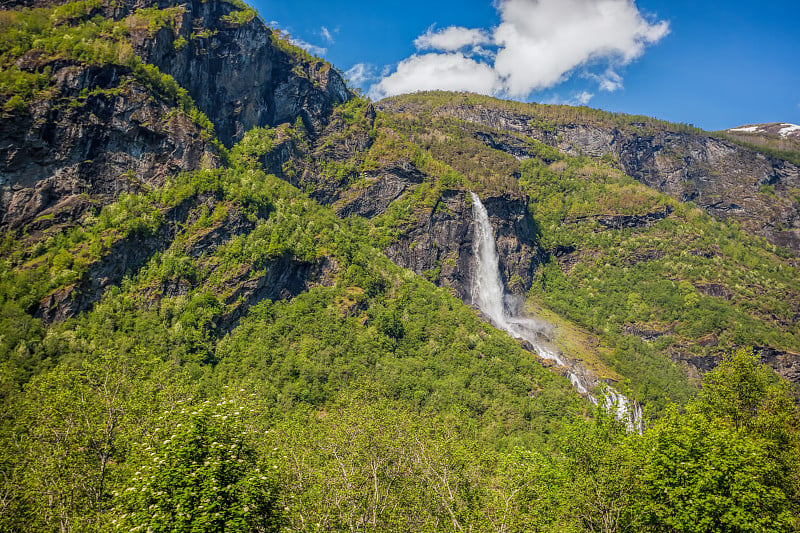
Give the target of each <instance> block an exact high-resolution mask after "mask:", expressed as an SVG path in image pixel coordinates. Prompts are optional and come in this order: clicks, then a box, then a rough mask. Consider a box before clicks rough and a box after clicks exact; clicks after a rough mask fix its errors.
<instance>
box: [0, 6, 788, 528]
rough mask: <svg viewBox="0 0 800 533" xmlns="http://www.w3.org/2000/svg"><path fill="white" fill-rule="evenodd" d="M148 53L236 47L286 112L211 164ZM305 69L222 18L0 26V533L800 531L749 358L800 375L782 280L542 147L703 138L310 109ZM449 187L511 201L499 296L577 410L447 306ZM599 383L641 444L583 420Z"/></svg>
mask: <svg viewBox="0 0 800 533" xmlns="http://www.w3.org/2000/svg"><path fill="white" fill-rule="evenodd" d="M51 4H55V5H51ZM167 4H169V5H167ZM212 8H213V9H219V10H221V11H220V12H221V13H224V14H223V15H221V16H220V17H219V18H218V19H216V20H210V19H209V18H208V16H207V14H208V12H209V11H208V10H210V9H212ZM204 10H205V11H204ZM197 13H202V14H203V16H202V17H201V16H199V15H197ZM214 13H216V11H214ZM230 35H233V36H235V37H236V38H235V39H231V41H226V40H225V39H226V38H227V37H226V36H230ZM248 36H249V37H252V36H255V37H253V38H252V39H251V38H249V37H248ZM245 37H248V38H245ZM256 37H257V38H256ZM159 39H166V40H165V41H159ZM142 42H144V43H145V45H142ZM153 42H158V43H162V44H163V42H166V43H167V45H164V46H162V47H161V48H158V47H156V48H157V51H159V53H161V52H163V51H164V50H166V51H167V52H165V57H167V58H172V59H170V60H174V61H175V62H176V63H177V62H178V61H179V60H178V59H175V58H177V57H190V58H192V61H196V62H197V64H200V62H201V60H204V59H203V58H206V57H209V56H213V54H215V53H220V54H222V52H220V50H222V51H225V50H227V49H226V48H225V46H245V45H249V44H247V43H258V46H263V47H265V48H264V49H260V50H261V51H262V52H263V55H264V56H265V57H269V58H270V61H272V62H273V63H272V64H271V65H272V67H271V68H272V70H271V72H273V73H276V74H274V76H279V75H280V76H285V78H281V79H280V80H278V81H276V78H270V79H268V80H263V84H262V85H263V86H264V87H266V88H267V89H265V90H268V92H269V95H268V97H271V95H272V94H273V93H278V92H280V91H279V90H278V89H277V88H276V87H280V88H281V90H285V89H286V87H290V88H292V90H294V91H295V92H296V93H302V94H303V98H304V99H302V101H300V100H298V102H297V103H296V107H297V109H298V111H297V112H296V113H295V116H294V117H292V118H291V120H281V121H280V122H279V123H269V121H264V122H263V123H259V124H251V125H250V126H251V127H250V126H248V127H245V125H243V124H245V122H244V121H245V118H241V119H240V120H241V121H242V122H240V123H239V124H240V125H241V128H239V129H236V130H235V131H236V133H235V136H233V137H231V138H225V137H222V136H221V135H220V134H218V133H216V132H217V131H220V124H221V122H220V119H219V116H218V114H217V113H218V110H216V109H214V108H213V107H212V106H207V105H206V104H205V103H204V102H205V100H203V95H201V94H193V93H192V92H191V91H190V88H188V86H186V87H185V86H183V85H182V84H181V83H179V81H178V80H177V79H176V78H177V77H178V76H179V71H178V70H176V71H175V72H173V74H174V76H173V75H171V74H168V73H166V72H165V69H166V68H167V67H166V66H164V65H163V64H162V66H161V67H159V66H157V65H156V64H155V63H154V62H151V59H152V57H154V56H152V55H148V54H152V53H154V52H152V50H150V49H148V48H147V46H148V45H149V43H153ZM231 42H234V45H231V44H230V43H231ZM242 43H245V44H242ZM181 54H182V55H181ZM198 58H199V59H198ZM153 61H155V60H153ZM323 63H324V62H323V61H322V60H320V59H318V58H315V57H313V56H310V55H309V54H308V53H306V52H304V51H303V50H300V49H299V48H296V47H294V46H293V45H292V44H291V42H290V41H289V38H288V37H287V36H286V35H284V34H282V33H281V32H279V31H273V30H271V29H269V28H268V27H267V26H266V25H264V24H263V22H262V21H261V18H260V17H259V16H258V14H257V13H256V12H255V11H254V10H253V9H252V8H250V7H249V6H247V5H245V4H243V3H241V2H238V1H236V2H228V1H219V0H208V1H207V2H204V1H200V0H196V1H193V2H189V3H187V4H181V5H177V4H175V5H172V4H170V3H169V2H167V3H164V2H162V3H161V4H158V3H150V2H144V3H142V4H141V5H139V4H134V3H133V2H126V1H120V2H116V1H114V2H102V1H100V0H82V1H73V2H63V3H62V2H56V3H52V2H33V3H32V6H28V5H27V4H26V5H22V4H20V5H12V6H11V7H10V8H3V9H2V10H0V110H2V111H0V115H2V116H1V117H0V120H1V121H2V125H1V126H0V146H2V147H3V149H2V150H3V151H4V152H5V153H4V154H1V155H2V159H3V161H2V166H1V167H0V208H1V209H2V211H0V214H2V225H0V228H2V240H1V241H0V531H2V532H9V533H11V532H39V531H58V532H94V531H104V532H105V531H108V532H111V531H141V532H220V533H221V532H231V531H234V532H240V531H241V532H266V531H275V532H277V531H309V532H310V531H329V532H338V531H349V532H355V531H387V532H397V531H414V532H417V531H431V532H433V531H453V532H456V531H459V532H463V531H472V532H498V533H499V532H503V533H510V532H520V533H522V532H534V531H535V532H576V533H577V532H664V533H674V532H698V533H711V532H737V533H742V532H753V533H756V532H758V533H765V532H792V531H798V530H800V411H798V398H799V397H800V396H799V395H798V388H797V383H795V382H791V381H789V380H787V379H786V377H785V376H782V375H780V373H779V372H776V370H780V369H778V368H775V367H774V365H772V366H771V365H769V364H766V363H767V362H768V361H767V360H766V356H765V353H768V352H769V353H780V354H788V355H787V357H788V356H792V355H796V354H797V353H798V352H800V321H798V320H797V317H798V313H800V308H798V307H797V305H798V304H797V303H798V302H800V275H798V269H797V268H798V267H797V260H796V255H795V252H793V251H792V250H790V249H787V248H785V247H781V246H778V245H776V244H774V243H771V242H769V241H767V240H766V239H765V238H764V237H763V236H760V235H755V234H753V233H752V232H749V231H748V230H747V229H746V228H743V227H742V226H741V225H740V224H738V223H737V222H736V221H732V220H725V219H719V218H715V217H714V216H712V215H710V214H709V213H708V212H706V211H704V210H703V209H702V208H701V207H698V205H696V204H693V203H692V202H689V201H682V200H680V199H676V198H674V197H673V196H670V195H669V194H667V193H665V192H663V191H659V190H656V189H654V188H652V187H649V186H647V185H645V184H644V183H642V182H641V180H638V179H635V178H634V177H632V176H630V175H628V174H626V173H625V172H624V170H623V168H622V165H621V162H620V158H619V156H614V155H613V154H606V155H603V156H602V157H594V156H592V155H590V154H583V153H576V151H575V150H572V151H564V150H560V149H559V148H558V142H561V141H563V139H561V141H559V137H560V136H561V133H559V132H560V131H561V130H559V128H563V127H566V126H574V125H576V124H580V125H590V126H592V127H597V128H616V129H617V130H624V131H625V132H626V134H630V135H635V136H642V137H646V136H648V135H655V134H656V133H657V132H665V131H666V132H667V133H669V134H670V135H675V136H696V137H702V136H706V135H709V134H707V133H706V132H703V131H701V130H699V129H697V128H694V127H692V126H688V125H675V124H669V123H665V122H662V121H658V120H655V119H649V118H647V117H632V116H628V115H619V114H611V113H605V112H602V111H599V110H591V109H588V108H572V107H570V106H545V105H540V104H521V103H517V102H503V101H500V100H496V99H492V98H488V97H483V96H477V95H465V94H461V93H459V94H454V93H419V94H415V95H408V96H403V97H397V98H396V99H391V100H389V101H385V102H371V101H369V99H367V98H364V97H362V96H359V95H358V94H356V93H354V92H348V93H347V95H346V101H345V102H333V101H332V100H331V97H330V95H329V93H326V92H325V91H326V90H327V89H326V85H325V84H326V83H328V84H330V85H333V82H332V81H331V79H333V78H330V77H329V78H326V79H322V78H315V77H314V76H319V75H320V74H319V73H323V74H324V75H325V76H338V74H337V73H336V70H335V69H333V68H332V67H331V66H330V65H327V64H323ZM190 64H194V63H190ZM197 68H199V67H197ZM209 68H211V67H209ZM195 74H196V73H195ZM93 76H94V77H93ZM321 79H322V81H320V80H321ZM342 83H343V82H342ZM281 84H283V85H281ZM273 85H274V86H273ZM303 91H305V92H303ZM284 93H291V91H284ZM292 94H294V93H292ZM232 98H239V96H237V95H233V96H232ZM315 99H316V100H315ZM268 101H269V102H271V104H270V105H273V104H274V102H273V100H268ZM309 102H310V103H309ZM274 106H275V107H276V109H277V106H278V105H277V104H274ZM304 106H305V107H304ZM240 107H242V106H240ZM129 109H132V111H128V110H129ZM121 110H122V111H121ZM484 112H487V113H499V114H500V115H498V116H503V117H506V116H511V117H512V118H513V119H514V120H517V119H519V120H520V121H522V122H521V123H524V124H525V127H526V128H529V129H530V130H531V131H535V132H536V134H535V135H529V134H526V133H525V131H521V130H519V129H516V130H515V129H513V128H509V127H504V126H503V124H502V123H501V122H500V121H497V123H496V124H495V125H487V124H481V123H479V122H478V121H476V120H474V119H473V118H474V117H473V115H475V114H479V113H484ZM276 113H277V111H276ZM508 114H511V115H508ZM237 116H239V115H237ZM241 116H245V112H244V111H242V113H241ZM481 116H482V115H481ZM519 117H523V118H519ZM226 120H227V118H226ZM237 120H238V119H237ZM509 120H510V119H509ZM115 128H118V129H115ZM245 130H246V131H245ZM75 131H79V132H80V134H79V135H75V138H77V139H78V140H75V139H74V138H73V137H70V135H74V134H75ZM118 131H122V132H123V133H124V135H127V136H128V137H124V136H123V137H121V138H122V139H123V140H124V142H123V141H118V140H115V139H116V137H114V136H115V135H118V134H119V133H118ZM98 132H99V133H98ZM131 132H134V133H131ZM120 135H121V134H120ZM82 137H83V138H86V137H91V138H92V139H95V140H97V142H96V143H95V145H94V146H93V147H92V148H91V150H90V149H89V148H81V146H83V145H81V144H80V142H81V141H80V138H82ZM693 138H694V137H693ZM31 139H33V141H31ZM98 139H99V140H98ZM726 142H733V141H730V140H729V141H726ZM70 143H72V144H70ZM147 143H152V144H147ZM181 143H184V144H181ZM142 146H143V147H144V148H141V147H142ZM151 146H155V147H156V148H151ZM198 146H200V147H201V148H202V149H199V148H197V147H198ZM732 146H733V145H732ZM736 146H739V145H736ZM98 147H99V148H98ZM165 147H166V148H165ZM167 148H168V149H167ZM781 148H782V149H783V148H785V147H781ZM737 149H740V150H750V151H747V152H744V153H746V154H752V153H754V152H752V150H761V151H759V152H758V153H759V154H762V155H764V154H765V152H770V151H772V152H773V153H771V155H770V154H769V153H767V154H766V155H769V157H781V154H780V153H778V152H777V151H775V150H773V148H771V147H766V148H764V147H760V148H759V147H758V146H750V147H741V146H740V147H739V148H737ZM48 150H50V151H48ZM92 150H94V151H92ZM126 150H128V151H127V152H126ZM732 150H733V149H732ZM166 152H169V153H171V154H178V153H181V154H189V155H185V157H184V159H181V160H180V161H178V159H175V160H169V161H168V162H167V163H164V165H163V169H162V167H159V166H158V165H159V164H161V163H159V161H160V160H159V159H158V157H159V155H158V154H162V153H166ZM793 153H794V152H793ZM64 154H66V155H64ZM153 154H156V155H153ZM192 154H194V155H192ZM766 155H764V156H765V157H766ZM190 156H191V157H190ZM673 156H674V154H673ZM176 157H177V156H176ZM674 157H678V156H674ZM793 157H796V154H794V155H793V156H792V157H786V158H784V159H782V160H781V161H784V160H788V161H785V164H786V165H788V164H791V160H792V158H793ZM37 158H38V159H37ZM148 158H149V159H148ZM145 160H146V161H148V164H151V166H150V167H141V166H137V165H138V162H141V161H145ZM20 161H22V162H21V163H20ZM176 161H177V162H176ZM781 164H782V165H783V164H784V162H782V163H781ZM59 165H60V166H59ZM181 165H183V166H181ZM142 168H145V170H144V171H143V170H142ZM31 169H36V170H35V171H34V170H31ZM39 169H45V170H42V172H44V174H43V175H42V176H40V177H39V178H35V179H34V178H32V177H31V176H32V175H33V174H32V173H34V172H38V171H39ZM83 169H90V170H89V171H88V172H86V173H85V174H82V172H84V170H83ZM153 169H155V170H153ZM164 169H166V170H164ZM92 180H94V181H92ZM43 183H45V185H42V184H43ZM48 187H49V188H48ZM471 192H475V193H476V194H477V195H479V196H480V197H481V198H485V199H498V198H499V200H497V202H498V203H500V204H503V205H506V204H507V205H510V204H512V203H514V202H516V203H517V204H519V205H522V206H523V211H524V213H522V214H521V215H520V221H521V222H520V224H523V223H524V224H527V226H524V228H530V231H529V230H528V229H525V231H521V230H520V231H518V232H517V234H513V235H509V233H513V232H511V230H507V228H506V227H505V226H502V227H501V226H500V225H498V226H497V228H496V231H497V234H498V242H499V241H500V239H501V237H502V238H503V239H506V241H508V240H509V239H512V242H514V243H520V244H519V245H518V246H517V248H519V249H525V250H533V251H532V252H531V253H530V256H525V257H526V258H527V261H528V262H527V263H526V264H525V265H523V267H524V268H519V269H518V271H519V272H521V274H520V275H516V276H515V277H511V276H507V279H504V282H505V283H506V286H507V289H508V291H509V293H513V294H514V295H515V296H516V297H518V298H519V299H520V301H521V302H522V304H521V305H522V307H523V308H524V309H526V310H527V311H528V312H530V313H533V314H536V315H537V316H538V317H539V318H540V319H541V320H542V321H546V322H549V323H550V324H551V328H552V330H553V331H555V332H556V333H554V334H553V335H554V341H555V342H557V343H558V344H559V346H560V348H561V349H562V351H563V352H564V353H565V354H566V356H568V357H569V358H571V360H574V362H575V364H577V365H582V366H581V368H585V369H586V371H587V372H589V373H590V374H592V375H593V376H594V383H595V384H596V386H595V388H594V389H593V390H592V391H590V392H591V394H593V395H594V396H591V394H589V393H581V392H579V391H578V390H576V388H574V387H573V386H572V385H571V384H570V379H569V373H568V372H567V370H566V369H565V368H561V367H560V366H559V365H557V364H554V363H553V361H551V360H547V358H545V357H542V356H541V355H540V354H538V353H537V352H536V350H535V349H534V348H533V347H531V346H530V345H529V344H526V343H524V342H521V341H520V340H519V339H515V338H513V337H512V336H510V335H509V334H507V333H506V332H504V331H501V330H499V329H497V328H495V327H493V326H492V325H491V323H489V321H488V320H487V317H486V315H485V314H482V313H481V312H480V311H479V310H478V309H476V307H475V306H474V305H471V302H469V301H465V300H464V299H462V297H461V296H462V294H461V293H459V290H460V289H463V288H464V286H466V285H467V284H468V281H469V279H468V276H467V275H466V274H464V272H468V271H466V270H465V271H464V272H461V271H459V270H458V269H459V268H462V265H467V266H466V267H464V268H470V267H469V265H470V264H471V262H472V261H474V260H473V258H472V255H473V253H472V251H471V250H472V247H473V243H472V233H470V231H471V230H470V228H472V224H473V223H472V221H470V220H466V218H468V217H469V216H471V215H469V213H471V210H470V206H471V201H472V200H471V199H470V198H471V196H470V193H471ZM778 192H779V193H781V194H783V192H782V190H781V189H780V184H779V185H778ZM756 194H760V195H761V196H763V197H765V198H766V199H765V200H764V201H768V200H770V198H772V197H774V196H775V188H774V187H773V190H772V196H770V191H766V190H765V191H762V192H758V193H756ZM762 199H763V198H762ZM776 201H777V200H776ZM457 209H461V211H457V212H456V211H453V210H457ZM465 217H466V218H465ZM499 218H501V217H500V216H499V215H495V216H494V218H493V220H498V219H499ZM14 221H21V222H14ZM441 221H445V222H441ZM436 224H440V225H439V226H436ZM447 224H449V226H448V225H447ZM421 228H422V229H421ZM441 228H444V229H441ZM459 228H461V229H464V228H467V229H464V231H466V233H465V234H464V235H460V234H458V231H460V230H459ZM501 230H503V231H505V232H506V233H502V234H501ZM448 232H449V233H448ZM432 235H433V237H431V236H432ZM439 235H447V236H448V240H447V242H444V241H441V240H435V239H434V237H436V238H438V236H439ZM423 237H424V238H423ZM426 239H427V240H426ZM513 239H516V240H513ZM523 245H524V246H523ZM526 247H527V248H526ZM504 250H505V249H504ZM390 251H391V254H393V255H391V254H390ZM503 253H505V252H503ZM390 255H391V257H392V260H390V259H389V256H390ZM434 255H435V256H436V257H437V258H438V259H437V260H436V262H434V263H433V264H432V265H430V264H428V263H424V262H421V263H420V264H423V263H424V264H425V268H424V269H421V270H420V269H417V270H419V271H417V270H415V269H414V268H413V261H410V262H409V263H408V264H411V265H412V266H408V267H407V268H404V266H403V265H400V264H396V263H401V262H403V261H405V260H406V259H407V258H408V257H411V258H412V259H414V258H417V259H418V258H419V257H423V258H427V257H433V256H434ZM508 257H509V256H508V255H503V254H501V261H505V262H506V263H507V265H508V264H510V262H511V261H510V260H509V259H508ZM507 265H506V266H507ZM429 266H432V267H433V268H428V267H429ZM501 266H502V265H501ZM507 268H508V269H511V267H507ZM454 272H455V274H454ZM528 273H529V274H530V275H529V276H528V278H525V277H524V276H527V275H528ZM458 283H463V284H464V286H459V285H458ZM467 289H468V287H467ZM467 292H468V291H467ZM643 332H644V333H643ZM611 386H613V387H615V388H616V389H618V390H620V391H621V392H622V393H624V394H625V395H626V396H627V397H628V398H630V399H631V401H634V402H636V404H637V405H640V406H642V407H643V409H644V419H643V420H642V425H641V429H640V428H639V427H632V426H631V425H630V424H628V423H627V422H626V420H624V419H621V418H620V417H618V416H617V411H616V407H617V406H613V405H611V406H609V405H604V404H603V402H596V401H595V402H593V401H591V400H592V399H594V398H595V397H598V398H600V397H603V394H604V389H605V388H606V387H611Z"/></svg>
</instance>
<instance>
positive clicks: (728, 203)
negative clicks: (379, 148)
mask: <svg viewBox="0 0 800 533" xmlns="http://www.w3.org/2000/svg"><path fill="white" fill-rule="evenodd" d="M379 107H380V108H381V109H382V110H385V111H387V112H391V113H397V114H414V113H418V112H420V111H421V110H422V108H417V107H416V105H415V104H414V103H412V102H409V101H407V100H403V99H389V100H386V101H383V102H381V103H380V105H379ZM540 110H541V114H540V113H537V112H536V111H540ZM432 114H433V116H435V117H450V118H455V119H458V120H463V121H466V122H468V123H472V124H476V125H483V126H485V127H487V128H491V129H494V130H500V131H507V132H510V133H512V134H515V135H522V136H525V137H529V138H532V139H535V140H537V141H540V142H543V143H545V144H547V145H550V146H553V147H555V148H557V149H558V150H560V151H561V152H563V153H565V154H569V155H585V156H588V157H592V158H597V159H601V158H602V159H605V160H607V161H611V162H614V163H615V164H616V165H618V166H619V168H620V169H621V170H623V171H624V172H625V173H626V174H628V175H630V176H633V177H635V178H636V179H638V180H639V181H641V182H642V183H644V184H645V185H648V186H650V187H653V188H655V189H658V190H660V191H663V192H666V193H667V194H669V195H670V196H672V197H674V198H676V199H679V200H681V201H692V202H694V203H695V204H697V205H698V206H700V207H702V208H703V209H705V210H706V211H708V212H709V213H710V214H711V215H713V216H714V217H716V218H718V219H720V220H730V221H735V222H737V223H738V224H741V225H742V227H744V228H745V229H747V230H748V231H750V232H751V233H753V234H755V235H759V236H763V237H765V238H766V239H767V240H768V241H770V242H771V243H774V244H776V245H779V246H784V247H787V248H790V249H791V250H793V251H794V252H795V253H796V254H797V253H798V252H800V202H798V198H799V197H798V194H799V193H798V191H800V167H798V166H797V165H795V164H793V163H791V162H789V161H786V160H785V159H780V158H777V157H773V156H770V155H767V154H764V153H761V152H759V151H756V150H755V149H752V148H746V147H743V146H741V145H739V144H736V143H734V142H732V141H730V140H727V139H725V138H723V137H716V136H713V135H710V134H706V133H704V132H701V131H699V130H695V129H692V128H676V127H675V126H674V125H669V124H666V123H660V122H658V121H653V120H645V119H644V117H641V120H642V122H637V117H630V118H625V117H620V116H616V115H612V114H603V113H601V112H594V111H591V110H586V111H581V110H580V109H575V108H570V109H569V110H563V109H557V108H547V107H546V106H539V107H536V106H532V107H529V108H528V109H520V108H517V107H515V106H512V105H498V104H492V103H483V102H477V101H476V102H470V101H469V98H468V97H464V96H462V97H459V98H454V99H452V100H451V101H449V102H447V103H443V104H442V105H437V106H434V109H433V110H432ZM485 135H486V136H487V137H486V138H487V140H489V139H490V138H491V137H492V135H491V133H488V132H487V133H486V134H485ZM498 148H499V149H501V150H503V149H504V148H507V149H508V153H510V154H512V155H514V156H515V157H520V156H522V157H525V154H524V153H520V152H519V148H518V147H514V146H512V145H509V144H506V145H502V143H501V145H498ZM523 152H524V151H523Z"/></svg>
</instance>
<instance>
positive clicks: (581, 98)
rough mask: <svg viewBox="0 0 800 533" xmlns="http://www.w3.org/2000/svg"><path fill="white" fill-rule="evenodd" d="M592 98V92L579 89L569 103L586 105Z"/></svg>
mask: <svg viewBox="0 0 800 533" xmlns="http://www.w3.org/2000/svg"><path fill="white" fill-rule="evenodd" d="M592 98H594V94H592V93H590V92H589V91H581V92H579V93H578V94H576V95H575V96H574V97H573V98H572V101H571V102H570V103H571V105H586V104H588V103H589V101H590V100H591V99H592Z"/></svg>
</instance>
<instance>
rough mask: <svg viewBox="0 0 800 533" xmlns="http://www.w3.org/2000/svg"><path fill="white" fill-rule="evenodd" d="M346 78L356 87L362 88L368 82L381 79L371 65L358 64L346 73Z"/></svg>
mask: <svg viewBox="0 0 800 533" xmlns="http://www.w3.org/2000/svg"><path fill="white" fill-rule="evenodd" d="M344 77H345V78H347V80H348V81H350V83H352V84H353V85H355V86H362V85H364V84H365V83H367V82H370V81H375V80H378V79H380V76H378V75H377V73H376V72H375V67H374V66H373V65H370V64H369V63H356V64H355V65H353V66H352V67H350V68H349V69H348V70H347V71H346V72H345V73H344Z"/></svg>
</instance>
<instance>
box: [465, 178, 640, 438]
mask: <svg viewBox="0 0 800 533" xmlns="http://www.w3.org/2000/svg"><path fill="white" fill-rule="evenodd" d="M470 195H471V196H472V213H473V220H474V228H473V231H474V234H473V248H474V255H475V270H474V271H473V279H472V294H471V296H472V302H473V304H475V305H476V306H477V307H478V309H480V310H481V312H483V313H484V314H485V315H486V316H487V317H488V318H489V320H490V321H491V322H492V324H493V325H494V326H495V327H497V328H499V329H502V330H504V331H506V332H508V333H509V334H510V335H511V336H513V337H514V338H517V339H521V340H524V341H527V342H529V343H530V344H531V345H532V346H533V347H534V349H535V350H536V352H537V353H538V354H539V355H540V356H541V357H542V358H544V359H548V360H551V361H555V362H556V363H557V364H558V365H559V366H561V367H564V368H566V369H567V376H568V377H569V380H570V382H571V383H572V385H573V386H574V387H575V388H576V389H577V390H578V392H579V393H581V394H584V395H586V396H587V397H588V398H589V400H590V401H591V402H592V403H594V404H595V405H597V404H598V401H599V400H598V398H596V397H595V396H593V395H592V394H591V393H590V392H589V389H590V388H591V384H590V383H589V382H588V381H587V380H586V378H585V377H583V376H582V375H581V374H580V373H578V372H576V371H575V370H576V368H575V367H576V365H577V364H578V363H575V362H573V361H569V360H568V359H567V358H566V357H564V355H563V354H561V353H560V351H559V350H558V348H557V347H555V346H553V345H552V344H550V343H549V342H548V341H547V338H546V335H545V334H544V331H545V330H546V329H547V327H548V324H547V323H546V322H544V321H543V320H541V319H539V318H536V317H530V316H526V314H525V313H524V312H523V311H521V310H520V309H519V307H520V306H514V305H511V304H513V302H510V301H509V300H510V297H509V296H508V295H506V292H505V288H504V286H503V281H502V279H501V277H500V268H499V266H498V265H499V257H498V255H497V248H496V246H495V239H494V231H493V229H492V226H491V224H490V223H489V215H488V213H487V211H486V208H485V207H484V205H483V203H482V202H481V200H480V198H479V197H478V195H477V194H475V193H474V192H470ZM600 394H601V396H602V401H603V406H604V407H605V409H606V410H608V411H609V412H614V413H615V415H616V416H617V418H618V419H619V420H622V421H623V422H625V423H626V425H627V427H628V430H629V431H639V432H641V430H642V409H641V406H639V405H638V404H637V403H636V402H632V401H630V400H628V399H627V398H626V397H625V396H624V395H622V394H621V393H619V392H618V391H617V390H615V389H614V388H613V387H611V386H610V385H608V384H606V385H605V386H604V387H603V388H602V390H601V393H600Z"/></svg>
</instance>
